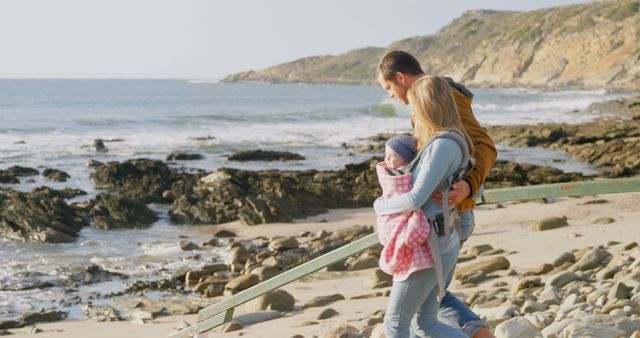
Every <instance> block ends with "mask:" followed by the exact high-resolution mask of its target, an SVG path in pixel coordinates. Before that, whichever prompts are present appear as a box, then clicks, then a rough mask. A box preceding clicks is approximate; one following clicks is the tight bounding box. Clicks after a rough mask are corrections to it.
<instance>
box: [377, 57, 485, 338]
mask: <svg viewBox="0 0 640 338" xmlns="http://www.w3.org/2000/svg"><path fill="white" fill-rule="evenodd" d="M423 75H424V72H423V71H422V68H421V67H420V63H419V62H418V60H416V59H415V58H414V57H413V56H412V55H411V54H409V53H407V52H404V51H391V52H388V53H386V54H385V55H384V56H383V57H382V59H381V60H380V62H379V63H378V70H377V79H378V83H379V84H380V86H381V87H382V88H383V89H384V90H385V91H387V93H389V97H390V98H392V99H398V100H399V101H401V102H402V103H404V104H406V105H408V104H409V101H408V99H407V91H408V90H409V87H411V85H412V84H413V83H414V82H415V81H416V80H417V79H418V78H420V77H421V76H423ZM447 81H448V82H449V84H450V85H451V90H452V94H453V97H454V99H455V102H456V107H457V108H458V112H459V113H460V118H461V120H462V124H463V126H464V128H465V130H466V132H467V134H469V136H470V137H471V139H472V141H473V144H474V146H475V152H474V154H473V156H474V157H475V160H476V162H475V167H474V168H473V170H472V171H471V173H470V174H469V176H468V177H467V178H466V179H465V180H463V181H460V182H457V183H455V184H454V185H453V187H452V189H451V191H450V192H449V194H448V195H449V197H448V202H449V205H456V209H457V211H458V213H459V215H460V217H461V226H460V229H461V231H460V232H461V233H460V234H459V235H460V239H461V241H465V240H466V239H467V238H468V237H469V235H471V232H472V231H473V227H474V219H473V213H472V209H473V208H474V207H475V200H474V199H473V196H475V195H476V194H477V193H478V191H479V190H480V189H481V186H482V183H483V182H484V180H485V178H486V177H487V175H488V174H489V171H490V170H491V167H493V164H494V162H495V160H496V157H497V151H496V146H495V144H494V143H493V140H492V139H491V137H490V136H489V135H488V134H487V133H486V132H485V131H484V129H483V128H482V127H481V126H480V124H479V123H478V121H477V120H476V118H475V116H474V115H473V111H472V110H471V101H472V99H473V94H471V92H470V91H469V90H467V89H466V88H465V87H464V86H462V85H460V84H458V83H455V82H453V80H451V79H448V78H447ZM433 197H434V200H435V201H436V202H441V201H442V194H441V193H440V192H438V193H435V194H434V196H433ZM451 278H452V276H447V284H449V283H450V282H451ZM438 315H439V316H440V317H441V318H442V319H444V320H446V321H448V322H449V323H451V324H454V325H458V326H459V327H460V328H461V329H462V330H463V331H464V332H465V333H466V334H467V335H469V336H470V337H474V338H488V337H494V336H493V334H492V333H491V331H490V330H489V325H488V324H487V323H486V322H485V321H483V320H481V319H480V318H479V317H478V316H477V315H476V314H475V313H473V312H472V311H471V310H470V309H469V308H468V307H467V306H466V304H464V303H463V302H462V301H460V300H459V299H458V298H457V297H456V296H455V295H453V294H452V293H449V292H447V295H446V296H445V297H444V298H443V299H442V302H441V304H440V309H439V311H438Z"/></svg>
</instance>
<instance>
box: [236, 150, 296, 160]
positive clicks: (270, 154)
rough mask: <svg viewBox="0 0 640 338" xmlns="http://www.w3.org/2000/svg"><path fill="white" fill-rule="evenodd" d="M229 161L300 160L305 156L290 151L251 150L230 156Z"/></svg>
mask: <svg viewBox="0 0 640 338" xmlns="http://www.w3.org/2000/svg"><path fill="white" fill-rule="evenodd" d="M228 159H229V161H300V160H304V159H305V158H304V156H301V155H298V154H294V153H290V152H288V151H269V150H249V151H239V152H237V153H235V154H233V155H231V156H229V158H228Z"/></svg>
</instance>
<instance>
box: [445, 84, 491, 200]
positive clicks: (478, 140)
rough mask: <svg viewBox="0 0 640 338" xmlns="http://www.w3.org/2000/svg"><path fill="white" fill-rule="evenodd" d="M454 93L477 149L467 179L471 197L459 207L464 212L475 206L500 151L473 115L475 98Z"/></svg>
mask: <svg viewBox="0 0 640 338" xmlns="http://www.w3.org/2000/svg"><path fill="white" fill-rule="evenodd" d="M452 93H453V97H454V99H455V101H456V106H457V108H458V112H459V113H460V118H461V120H462V125H463V126H464V129H465V130H466V132H467V134H469V137H471V140H472V141H473V145H474V147H475V151H474V153H473V156H474V157H475V160H476V163H475V166H474V167H473V170H472V171H471V173H470V174H469V176H467V178H466V182H467V183H469V188H470V192H469V196H468V198H465V199H464V200H463V201H462V202H461V203H460V204H459V205H458V206H457V207H458V209H459V210H463V211H464V210H469V209H471V208H473V207H474V206H475V201H474V200H473V198H472V197H473V196H474V195H475V193H476V192H477V191H478V189H479V188H480V185H482V183H483V182H484V180H485V179H486V178H487V175H489V172H490V171H491V168H492V167H493V164H494V163H495V161H496V157H497V156H498V151H497V150H496V145H495V143H493V140H492V139H491V137H490V136H489V134H487V132H486V131H485V130H484V129H483V128H482V127H481V126H480V123H479V122H478V120H476V118H475V116H474V115H473V111H472V110H471V101H472V99H473V98H472V97H469V96H466V95H464V94H462V93H461V92H460V91H458V90H456V89H454V90H452Z"/></svg>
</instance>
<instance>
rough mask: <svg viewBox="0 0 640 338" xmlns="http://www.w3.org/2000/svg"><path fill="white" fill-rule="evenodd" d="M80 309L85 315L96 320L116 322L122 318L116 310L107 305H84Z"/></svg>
mask: <svg viewBox="0 0 640 338" xmlns="http://www.w3.org/2000/svg"><path fill="white" fill-rule="evenodd" d="M82 310H83V311H84V313H85V315H86V316H87V317H89V318H90V319H92V320H93V321H96V322H116V321H120V320H122V318H121V317H120V314H118V311H117V310H116V309H114V308H113V307H111V306H109V305H99V306H90V305H86V306H84V307H83V308H82Z"/></svg>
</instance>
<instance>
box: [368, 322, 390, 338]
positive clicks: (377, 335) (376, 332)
mask: <svg viewBox="0 0 640 338" xmlns="http://www.w3.org/2000/svg"><path fill="white" fill-rule="evenodd" d="M369 338H386V334H385V332H384V326H383V325H382V324H376V326H374V327H373V330H372V331H371V335H370V336H369Z"/></svg>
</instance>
